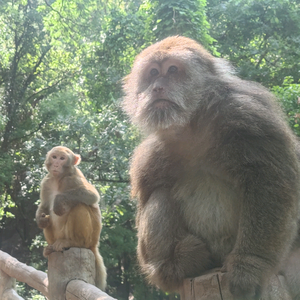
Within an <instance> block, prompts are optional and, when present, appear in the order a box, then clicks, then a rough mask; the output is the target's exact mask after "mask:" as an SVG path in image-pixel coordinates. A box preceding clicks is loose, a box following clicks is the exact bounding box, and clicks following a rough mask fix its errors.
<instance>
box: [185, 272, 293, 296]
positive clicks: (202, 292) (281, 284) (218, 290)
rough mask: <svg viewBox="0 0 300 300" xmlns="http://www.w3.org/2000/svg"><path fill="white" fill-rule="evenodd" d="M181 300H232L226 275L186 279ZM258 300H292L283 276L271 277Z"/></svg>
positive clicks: (212, 274)
mask: <svg viewBox="0 0 300 300" xmlns="http://www.w3.org/2000/svg"><path fill="white" fill-rule="evenodd" d="M180 297H181V300H225V299H226V300H234V299H233V296H232V295H231V293H230V291H229V286H228V280H227V277H226V273H222V272H220V270H217V269H215V270H211V272H209V273H207V274H205V275H202V276H199V277H196V278H191V279H186V280H185V281H184V285H183V287H182V289H181V291H180ZM260 300H292V298H291V296H290V295H289V293H288V291H287V289H286V285H285V280H284V277H283V276H279V275H273V276H272V277H271V279H270V281H269V284H268V286H267V288H266V290H265V292H264V294H263V295H262V297H261V299H260Z"/></svg>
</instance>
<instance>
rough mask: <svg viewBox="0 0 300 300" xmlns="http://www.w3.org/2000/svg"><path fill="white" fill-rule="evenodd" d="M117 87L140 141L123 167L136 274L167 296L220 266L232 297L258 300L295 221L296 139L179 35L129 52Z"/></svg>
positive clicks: (268, 108)
mask: <svg viewBox="0 0 300 300" xmlns="http://www.w3.org/2000/svg"><path fill="white" fill-rule="evenodd" d="M124 91H125V97H124V102H123V106H124V109H125V111H126V112H127V114H128V115H129V116H130V117H131V120H132V122H133V123H134V124H136V125H137V126H138V127H140V128H141V130H142V131H143V132H144V134H145V136H146V137H145V140H144V141H143V142H142V143H141V145H140V146H139V147H138V148H137V149H136V150H135V153H134V155H133V159H132V164H131V170H130V175H131V184H132V195H133V197H137V199H138V211H137V220H136V225H137V229H138V259H139V263H140V265H141V268H142V271H143V272H144V273H145V274H146V275H147V277H148V279H149V281H150V283H152V284H155V285H157V286H159V287H160V288H162V289H163V290H165V291H176V290H178V289H179V288H180V286H181V284H182V282H183V279H184V278H187V277H193V276H197V275H200V274H201V273H202V272H203V271H205V270H208V269H210V268H213V267H221V266H223V270H226V271H227V276H228V279H229V286H230V291H231V293H232V294H233V295H234V296H235V298H237V299H239V298H242V299H257V298H259V296H260V295H261V292H262V290H263V288H264V286H265V285H266V283H267V282H268V280H269V278H270V276H271V274H272V273H274V272H275V273H276V272H277V271H278V268H279V265H280V264H281V263H282V261H283V260H284V259H287V258H288V255H289V252H290V250H291V247H292V244H293V241H294V240H295V238H296V235H297V220H298V200H299V164H298V160H297V155H296V154H297V153H296V140H295V137H294V136H293V134H292V132H291V131H290V129H289V128H288V126H287V124H286V122H285V120H284V117H283V115H282V113H281V112H280V109H279V108H278V107H277V105H276V103H275V101H274V99H273V96H272V94H270V93H269V92H268V91H267V90H266V89H264V88H263V87H261V86H260V85H258V84H255V83H251V82H248V81H244V80H241V79H239V78H237V77H236V76H235V75H234V74H233V72H232V71H231V68H230V66H229V64H228V63H227V62H226V61H223V60H221V59H217V58H215V57H213V56H212V55H211V54H209V53H208V52H207V51H206V50H205V49H204V48H203V47H202V46H201V45H199V44H198V43H196V42H195V41H193V40H191V39H188V38H185V37H180V36H176V37H169V38H167V39H165V40H163V41H161V42H158V43H156V44H154V45H152V46H150V47H148V48H147V49H145V50H144V51H143V52H142V53H141V54H139V55H138V56H137V58H136V60H135V62H134V65H133V68H132V71H131V73H130V74H129V75H128V76H127V77H126V78H125V81H124ZM298 283H299V281H298ZM299 285H300V284H298V289H299Z"/></svg>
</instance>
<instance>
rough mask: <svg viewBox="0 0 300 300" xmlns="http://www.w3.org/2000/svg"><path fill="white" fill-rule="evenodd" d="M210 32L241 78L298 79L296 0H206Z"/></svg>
mask: <svg viewBox="0 0 300 300" xmlns="http://www.w3.org/2000/svg"><path fill="white" fill-rule="evenodd" d="M208 4H209V8H208V20H209V22H210V24H211V32H210V34H211V35H212V36H213V38H215V39H216V40H217V41H218V44H217V48H218V51H219V52H220V53H221V54H222V56H224V57H226V58H228V59H229V60H230V61H231V62H233V63H234V65H235V66H236V67H237V69H238V71H239V73H240V74H241V76H242V77H245V78H249V79H252V80H254V81H259V82H262V83H264V84H265V85H267V86H272V85H280V84H281V83H282V82H283V79H284V78H285V77H286V76H293V78H294V82H297V81H298V80H299V78H300V73H299V68H300V38H299V34H300V18H299V12H300V3H299V1H298V0H292V1H290V0H260V1H256V0H225V1H223V0H222V1H221V0H210V1H209V2H208Z"/></svg>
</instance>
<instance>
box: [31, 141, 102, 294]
mask: <svg viewBox="0 0 300 300" xmlns="http://www.w3.org/2000/svg"><path fill="white" fill-rule="evenodd" d="M79 162H80V156H79V155H77V154H74V153H73V152H72V151H71V150H70V149H68V148H66V147H61V146H58V147H54V148H53V149H52V150H51V151H49V152H48V154H47V157H46V161H45V165H46V167H47V170H48V171H49V173H48V174H47V175H46V177H45V178H44V179H43V180H42V183H41V195H40V198H41V203H40V205H39V207H38V210H37V212H36V220H37V224H38V226H39V227H40V228H43V231H44V235H45V238H46V241H47V243H48V246H47V247H46V248H45V249H44V255H45V256H46V257H47V256H48V255H49V254H51V253H52V252H53V251H63V250H64V249H66V248H70V247H79V248H87V249H90V250H92V251H93V253H94V255H95V260H96V286H97V287H99V288H100V289H102V290H104V289H105V286H106V269H105V266H104V263H103V259H102V256H101V255H100V253H99V250H98V245H99V237H100V232H101V227H102V226H101V213H100V209H99V205H98V201H99V194H98V192H97V190H96V189H95V187H94V186H92V185H91V184H90V183H88V182H87V180H86V179H85V177H84V176H83V174H82V173H81V171H80V170H79V169H78V168H77V167H76V165H78V164H79Z"/></svg>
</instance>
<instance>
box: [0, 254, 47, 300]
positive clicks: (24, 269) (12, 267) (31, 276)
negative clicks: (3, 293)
mask: <svg viewBox="0 0 300 300" xmlns="http://www.w3.org/2000/svg"><path fill="white" fill-rule="evenodd" d="M0 269H1V270H2V271H3V272H5V273H6V274H7V275H8V276H10V277H12V278H16V279H17V280H18V281H21V282H25V283H27V284H28V285H29V286H31V287H33V288H34V289H36V290H38V291H40V292H41V293H42V294H43V295H45V296H46V297H48V277H47V274H46V273H44V272H42V271H37V270H36V269H34V268H33V267H29V266H27V265H25V264H23V263H21V262H19V261H18V260H17V259H15V258H13V257H12V256H10V255H9V254H7V253H5V252H3V251H1V250H0ZM20 299H21V298H20Z"/></svg>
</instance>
